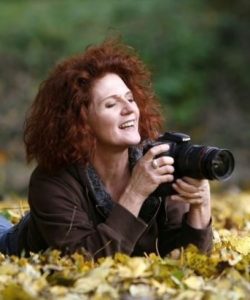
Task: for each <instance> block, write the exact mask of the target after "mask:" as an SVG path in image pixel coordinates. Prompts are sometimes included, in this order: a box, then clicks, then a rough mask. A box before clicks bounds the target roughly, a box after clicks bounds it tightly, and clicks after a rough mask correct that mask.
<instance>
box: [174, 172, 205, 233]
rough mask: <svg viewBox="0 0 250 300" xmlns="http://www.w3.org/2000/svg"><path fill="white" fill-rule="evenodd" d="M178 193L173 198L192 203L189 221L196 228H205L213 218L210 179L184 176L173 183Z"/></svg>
mask: <svg viewBox="0 0 250 300" xmlns="http://www.w3.org/2000/svg"><path fill="white" fill-rule="evenodd" d="M172 186H173V188H174V190H175V191H176V192H177V194H175V195H172V196H171V200H173V201H180V202H185V203H188V204H190V209H189V212H188V217H187V222H188V223H189V225H191V226H192V227H195V228H199V229H201V228H205V227H206V226H207V225H208V224H209V221H210V219H211V203H210V202H211V199H210V186H209V181H208V180H206V179H201V180H200V179H194V178H190V177H183V178H181V179H177V180H176V182H175V183H173V185H172Z"/></svg>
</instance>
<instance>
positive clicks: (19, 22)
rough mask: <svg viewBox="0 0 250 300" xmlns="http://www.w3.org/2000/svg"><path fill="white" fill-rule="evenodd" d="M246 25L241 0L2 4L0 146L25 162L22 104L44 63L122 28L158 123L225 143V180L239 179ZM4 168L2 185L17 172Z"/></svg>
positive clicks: (245, 142)
mask: <svg viewBox="0 0 250 300" xmlns="http://www.w3.org/2000/svg"><path fill="white" fill-rule="evenodd" d="M249 23H250V2H249V1H246V0H239V1H237V2H235V1H232V0H227V1H225V0H222V1H219V2H218V1H214V0H212V1H199V0H189V1H187V0H179V1H171V0H144V1H134V0H123V1H115V0H108V1H101V0H85V1H82V0H74V1H68V0H53V1H48V0H44V1H42V2H38V1H31V0H26V1H17V0H12V1H1V2H0V39H1V43H0V58H1V59H0V150H1V149H2V150H4V151H8V153H9V156H10V157H11V159H12V161H13V160H17V161H21V162H23V164H24V151H23V146H22V142H21V136H22V123H23V120H24V116H25V111H26V110H27V108H28V106H29V105H30V103H31V102H32V99H33V98H34V95H35V93H36V92H37V88H38V85H39V83H40V82H41V81H42V80H43V79H44V78H45V77H46V74H47V73H48V71H49V70H50V68H51V67H52V66H53V65H54V64H55V63H57V62H58V61H59V60H61V59H63V58H64V57H66V56H69V55H72V54H74V53H78V52H81V51H83V49H84V48H85V47H86V46H87V45H89V44H92V43H97V42H100V41H102V40H103V39H104V38H105V37H106V36H108V35H112V34H121V36H122V38H123V40H124V41H125V42H127V43H129V44H131V45H132V46H133V47H135V48H136V49H137V51H138V52H139V54H140V56H141V57H142V58H143V59H144V61H145V62H146V63H147V64H148V65H149V67H150V68H151V70H152V74H153V82H154V87H155V90H156V93H157V95H158V97H159V99H160V100H161V102H162V105H163V109H164V111H165V115H166V128H168V129H171V130H182V131H185V132H188V133H190V134H192V136H193V137H194V140H195V141H198V142H204V143H210V144H217V145H218V146H225V145H227V146H228V147H231V148H232V149H233V150H234V151H235V153H236V155H237V157H240V160H239V161H238V162H237V164H238V166H239V168H238V171H237V172H236V175H237V176H236V177H237V178H235V179H234V180H235V181H237V182H242V181H244V180H245V179H246V178H247V175H246V174H247V171H248V170H247V168H246V167H245V166H246V165H247V164H249V160H250V158H249V155H250V154H249V153H248V152H249V151H247V149H248V147H249V143H250V142H249V140H250V139H249V135H250V131H249V125H248V124H249V118H250V108H249V95H250V86H249V78H250V74H249V68H248V65H249V60H250V58H249V53H250V51H249V48H250V45H249V43H250V30H249V28H250V26H249V25H250V24H249ZM15 168H16V165H15ZM20 169H21V168H20ZM9 173H10V175H8V176H9V177H10V178H9V179H8V178H7V179H6V182H8V183H9V185H10V186H11V185H12V182H13V181H14V179H13V178H14V177H15V176H16V174H17V172H16V170H13V171H12V172H9ZM20 173H21V175H20V176H23V175H22V171H20ZM13 174H14V175H13ZM6 176H7V175H6ZM8 176H7V177H8ZM247 180H248V178H247ZM12 187H13V185H12ZM14 188H15V186H14Z"/></svg>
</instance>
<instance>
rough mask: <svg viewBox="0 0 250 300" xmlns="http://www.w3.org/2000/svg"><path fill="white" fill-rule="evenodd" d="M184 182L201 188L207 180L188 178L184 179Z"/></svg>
mask: <svg viewBox="0 0 250 300" xmlns="http://www.w3.org/2000/svg"><path fill="white" fill-rule="evenodd" d="M182 180H183V181H185V182H187V183H189V184H192V185H194V186H197V187H199V186H201V185H202V184H203V183H204V182H205V181H207V180H205V179H196V178H192V177H187V176H185V177H183V178H182Z"/></svg>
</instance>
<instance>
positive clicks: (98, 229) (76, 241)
mask: <svg viewBox="0 0 250 300" xmlns="http://www.w3.org/2000/svg"><path fill="white" fill-rule="evenodd" d="M72 180H74V179H72ZM75 182H76V181H75ZM29 204H30V208H31V218H32V219H33V224H34V227H36V229H37V231H38V232H37V234H38V235H41V236H42V239H43V241H45V244H46V245H47V248H56V249H59V250H61V251H62V252H63V253H73V252H75V251H77V250H80V249H81V248H84V249H85V250H86V251H87V252H88V253H89V254H90V255H91V256H93V257H94V258H97V257H101V256H108V255H112V254H114V253H115V252H123V253H126V254H128V255H130V254H131V253H132V252H133V249H134V247H135V244H136V242H137V241H138V239H139V238H140V237H141V235H142V234H143V232H144V231H145V230H146V228H147V225H146V224H145V223H144V222H143V221H142V220H140V219H138V218H136V217H135V216H134V215H133V214H131V213H130V212H129V211H128V210H126V209H125V208H123V207H122V206H121V205H119V204H115V205H114V207H113V210H112V211H111V213H110V215H109V216H108V218H107V219H106V220H105V221H104V222H103V223H99V224H96V223H95V222H94V221H93V220H94V218H95V216H93V214H95V213H96V212H95V211H94V209H93V205H91V208H89V207H88V205H89V203H88V201H87V199H86V197H84V193H83V190H81V186H80V184H79V190H77V189H75V188H73V187H72V185H71V184H69V182H66V181H65V180H63V179H62V178H61V177H57V176H54V177H53V176H45V175H42V174H39V175H34V174H33V176H32V177H31V182H30V187H29ZM31 224H32V222H31ZM31 226H32V225H31ZM31 231H32V230H31ZM29 238H30V240H31V241H30V244H33V245H34V244H35V239H36V237H35V236H34V230H33V235H32V236H30V237H29ZM31 248H32V247H31ZM33 248H34V246H33ZM38 248H39V247H38ZM37 250H38V251H39V250H43V249H36V251H37Z"/></svg>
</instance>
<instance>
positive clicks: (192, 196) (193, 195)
mask: <svg viewBox="0 0 250 300" xmlns="http://www.w3.org/2000/svg"><path fill="white" fill-rule="evenodd" d="M172 186H173V188H174V190H175V191H176V192H177V193H178V194H179V195H180V196H183V197H186V198H188V199H198V198H201V193H200V191H199V190H197V189H196V190H195V192H189V191H186V190H184V189H182V188H181V187H180V186H178V185H177V184H176V183H173V184H172Z"/></svg>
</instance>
